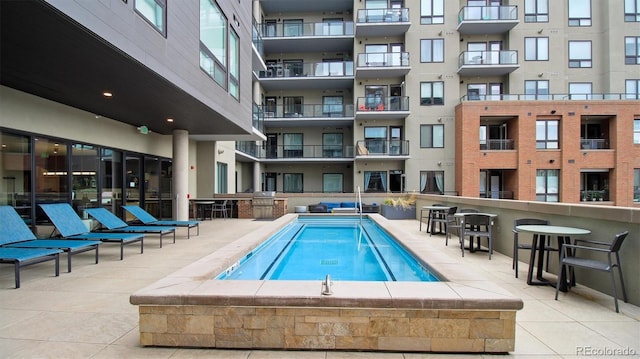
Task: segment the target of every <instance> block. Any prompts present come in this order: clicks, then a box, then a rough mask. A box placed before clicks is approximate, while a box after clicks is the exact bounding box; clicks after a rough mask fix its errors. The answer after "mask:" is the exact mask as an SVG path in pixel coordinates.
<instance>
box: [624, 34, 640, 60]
mask: <svg viewBox="0 0 640 359" xmlns="http://www.w3.org/2000/svg"><path fill="white" fill-rule="evenodd" d="M624 63H625V64H627V65H637V64H640V36H638V37H634V36H627V37H625V38H624Z"/></svg>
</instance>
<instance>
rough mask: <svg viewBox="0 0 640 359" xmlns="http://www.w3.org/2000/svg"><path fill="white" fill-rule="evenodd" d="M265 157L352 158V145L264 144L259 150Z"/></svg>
mask: <svg viewBox="0 0 640 359" xmlns="http://www.w3.org/2000/svg"><path fill="white" fill-rule="evenodd" d="M258 157H259V158H266V159H309V158H334V159H335V158H353V146H344V145H278V146H266V147H265V149H263V150H262V149H261V150H260V152H259V156H258Z"/></svg>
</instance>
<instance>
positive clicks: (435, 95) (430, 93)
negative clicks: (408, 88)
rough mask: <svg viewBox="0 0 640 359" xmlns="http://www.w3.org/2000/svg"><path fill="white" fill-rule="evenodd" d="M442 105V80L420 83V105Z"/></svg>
mask: <svg viewBox="0 0 640 359" xmlns="http://www.w3.org/2000/svg"><path fill="white" fill-rule="evenodd" d="M431 105H444V82H442V81H437V82H421V83H420V106H431Z"/></svg>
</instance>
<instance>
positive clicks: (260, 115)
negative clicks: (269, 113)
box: [252, 103, 264, 132]
mask: <svg viewBox="0 0 640 359" xmlns="http://www.w3.org/2000/svg"><path fill="white" fill-rule="evenodd" d="M252 125H253V128H255V129H257V130H258V131H260V132H264V112H263V111H262V109H261V108H260V105H258V104H256V103H254V104H253V123H252Z"/></svg>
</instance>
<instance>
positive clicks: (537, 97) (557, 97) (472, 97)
mask: <svg viewBox="0 0 640 359" xmlns="http://www.w3.org/2000/svg"><path fill="white" fill-rule="evenodd" d="M568 100H570V101H580V100H583V101H584V100H640V96H639V95H637V94H625V93H593V94H577V95H576V94H566V93H560V94H495V95H477V94H467V95H464V96H462V97H461V98H460V101H461V102H464V101H568Z"/></svg>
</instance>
